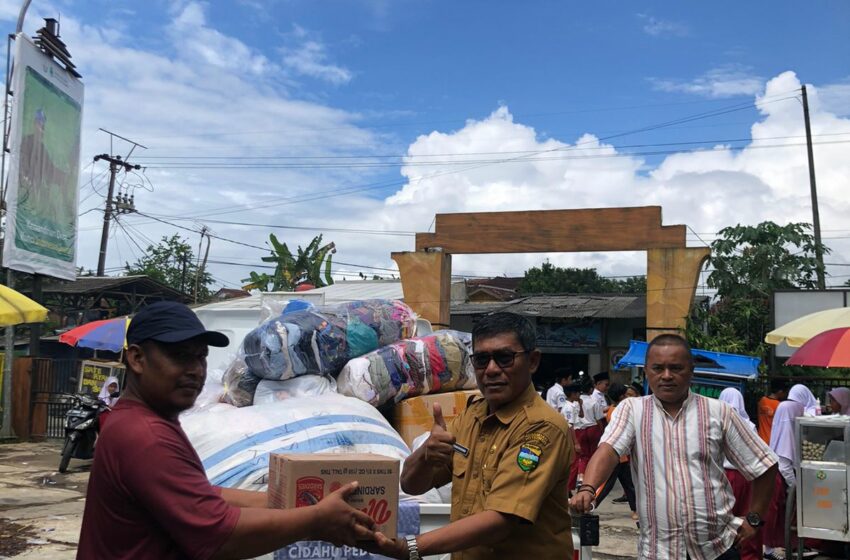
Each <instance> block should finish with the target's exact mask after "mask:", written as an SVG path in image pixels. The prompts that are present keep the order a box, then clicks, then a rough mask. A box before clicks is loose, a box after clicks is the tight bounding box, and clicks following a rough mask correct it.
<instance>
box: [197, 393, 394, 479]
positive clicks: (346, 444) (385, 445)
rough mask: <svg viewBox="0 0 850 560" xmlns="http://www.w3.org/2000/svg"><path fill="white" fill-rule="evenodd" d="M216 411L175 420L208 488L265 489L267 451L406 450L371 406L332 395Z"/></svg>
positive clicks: (391, 454) (391, 452)
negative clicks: (204, 475) (194, 455)
mask: <svg viewBox="0 0 850 560" xmlns="http://www.w3.org/2000/svg"><path fill="white" fill-rule="evenodd" d="M218 406H219V407H220V408H216V409H215V410H211V411H208V412H201V413H198V414H192V415H188V416H185V417H182V418H181V425H182V426H183V430H184V431H185V432H186V435H187V436H188V437H189V441H191V442H192V447H194V448H195V450H196V451H197V452H198V456H199V457H200V458H201V461H202V463H203V465H204V469H205V470H206V473H207V477H208V478H209V479H210V481H211V482H212V483H213V484H216V485H219V486H224V487H227V488H242V489H246V490H265V489H266V485H267V481H268V472H269V453H319V452H322V453H378V454H380V455H386V456H388V457H394V458H397V459H400V460H402V461H403V460H404V459H405V458H406V457H407V456H408V455H409V454H410V450H409V449H408V447H407V445H406V444H405V443H404V441H403V440H402V439H401V436H399V435H398V433H397V432H396V431H395V430H393V428H392V426H390V424H389V423H388V422H387V420H386V419H385V418H384V417H383V416H381V415H380V413H378V411H377V410H375V408H374V407H372V406H369V405H368V404H366V403H364V402H362V401H359V400H357V399H352V398H350V397H344V396H342V395H340V394H337V393H326V394H323V395H319V396H314V397H293V398H289V399H287V400H286V406H279V405H278V404H277V403H270V404H257V405H254V406H250V407H246V408H235V407H231V406H227V405H218Z"/></svg>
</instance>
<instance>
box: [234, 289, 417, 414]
mask: <svg viewBox="0 0 850 560" xmlns="http://www.w3.org/2000/svg"><path fill="white" fill-rule="evenodd" d="M415 328H416V315H415V314H414V313H413V310H412V309H410V308H409V307H408V306H406V305H405V304H404V303H402V302H401V301H395V300H393V301H390V300H362V301H354V302H350V303H346V304H343V305H339V306H335V307H327V308H321V309H317V308H313V307H309V308H306V309H295V310H293V309H291V306H287V308H286V309H284V312H283V313H282V314H281V315H280V316H278V317H276V318H274V319H272V320H269V321H266V322H265V323H263V324H261V325H260V326H259V327H257V328H256V329H254V330H253V331H251V332H250V333H248V335H247V336H246V337H245V340H243V341H242V347H241V348H240V352H239V356H238V357H237V358H236V360H235V361H234V363H233V364H231V366H230V367H229V368H228V370H227V372H225V374H224V384H225V401H226V402H228V403H230V404H233V405H236V406H248V405H250V404H252V402H253V397H254V392H255V391H256V389H257V384H258V383H259V382H260V380H262V379H268V380H286V379H292V378H294V377H298V376H301V375H327V376H331V377H336V375H337V374H338V373H339V372H340V370H341V369H342V368H343V366H344V365H345V364H346V362H348V361H349V360H350V359H352V358H356V357H358V356H362V355H363V354H366V353H368V352H371V351H372V350H375V349H377V348H379V347H381V346H386V345H388V344H392V343H394V342H397V341H399V340H401V339H404V338H407V337H410V336H412V335H413V333H414V332H415Z"/></svg>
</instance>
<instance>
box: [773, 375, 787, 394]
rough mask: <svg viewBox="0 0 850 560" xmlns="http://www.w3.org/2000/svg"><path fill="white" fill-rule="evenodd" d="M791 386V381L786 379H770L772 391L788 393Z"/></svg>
mask: <svg viewBox="0 0 850 560" xmlns="http://www.w3.org/2000/svg"><path fill="white" fill-rule="evenodd" d="M790 388H791V383H790V382H789V381H788V380H786V379H776V378H774V379H771V380H770V393H771V394H773V393H778V392H779V391H785V392H786V393H787V392H788V390H789V389H790Z"/></svg>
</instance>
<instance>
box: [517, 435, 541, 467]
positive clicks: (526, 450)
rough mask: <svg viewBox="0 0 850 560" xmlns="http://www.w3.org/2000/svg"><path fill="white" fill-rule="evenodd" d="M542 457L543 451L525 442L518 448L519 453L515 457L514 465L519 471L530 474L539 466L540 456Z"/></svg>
mask: <svg viewBox="0 0 850 560" xmlns="http://www.w3.org/2000/svg"><path fill="white" fill-rule="evenodd" d="M541 455H543V450H542V449H540V447H538V446H537V445H535V444H533V443H530V442H526V443H523V444H522V445H520V446H519V453H517V456H516V463H517V465H519V468H520V470H522V471H524V472H531V471H533V470H534V469H536V468H537V465H538V464H540V456H541Z"/></svg>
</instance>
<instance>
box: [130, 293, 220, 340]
mask: <svg viewBox="0 0 850 560" xmlns="http://www.w3.org/2000/svg"><path fill="white" fill-rule="evenodd" d="M196 337H202V340H203V341H204V342H206V343H207V345H209V346H227V345H228V344H230V339H228V338H227V336H225V335H224V334H223V333H220V332H218V331H208V330H207V329H205V328H204V325H203V324H202V323H201V321H200V319H198V316H197V315H195V313H194V311H192V310H191V309H189V308H188V307H186V306H185V305H184V304H182V303H178V302H176V301H158V302H156V303H153V304H151V305H148V306H147V307H145V308H144V309H142V310H141V311H139V312H138V313H136V314H135V315H133V318H132V319H131V320H130V326H129V327H127V344H139V343H141V342H144V341H146V340H156V341H157V342H165V343H174V342H183V341H184V340H189V339H190V338H196Z"/></svg>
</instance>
